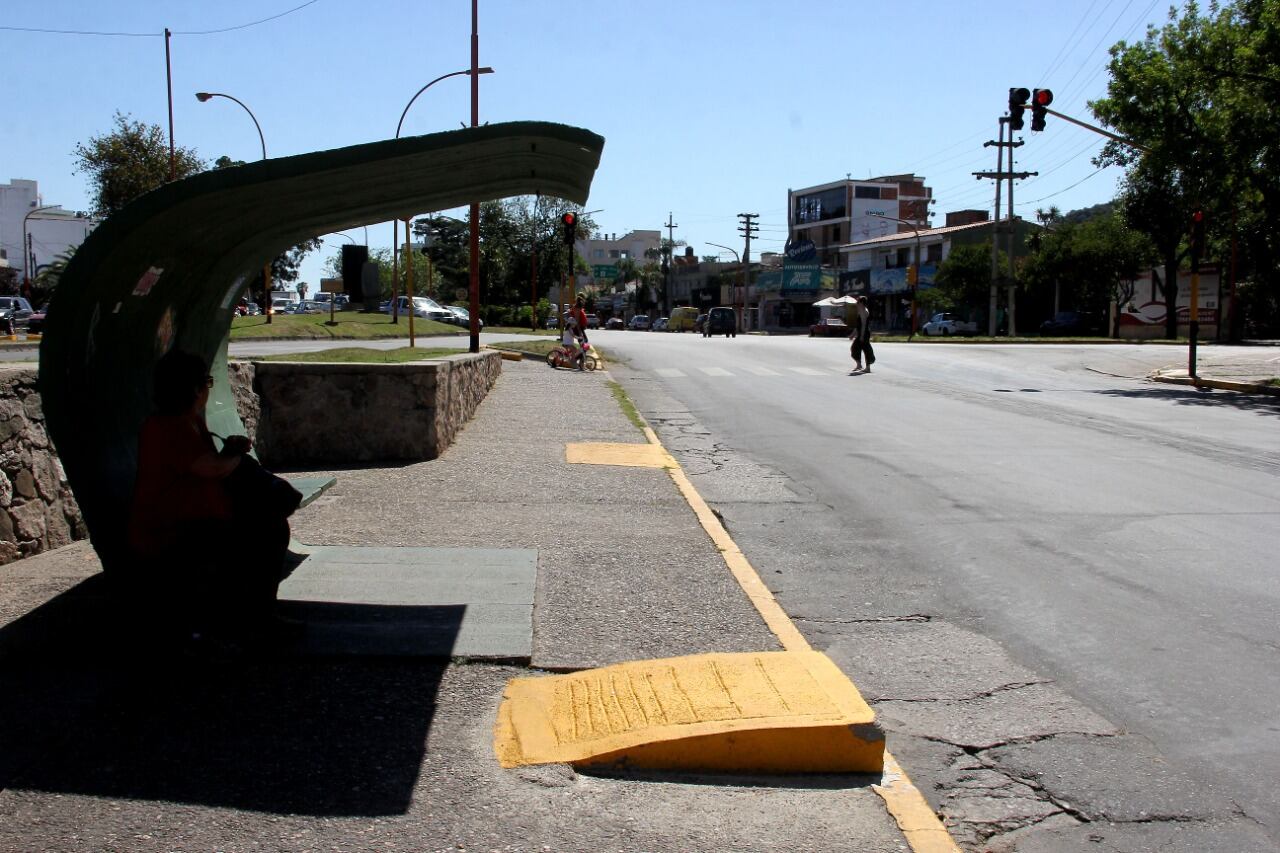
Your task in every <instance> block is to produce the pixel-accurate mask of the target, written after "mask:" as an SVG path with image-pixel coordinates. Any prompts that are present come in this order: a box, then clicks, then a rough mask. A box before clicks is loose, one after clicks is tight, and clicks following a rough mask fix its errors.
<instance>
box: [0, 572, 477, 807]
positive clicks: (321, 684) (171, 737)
mask: <svg viewBox="0 0 1280 853" xmlns="http://www.w3.org/2000/svg"><path fill="white" fill-rule="evenodd" d="M115 605H116V602H115V600H114V598H113V597H112V596H110V595H108V594H107V590H106V584H105V582H104V579H103V578H102V576H101V575H98V576H95V577H91V578H89V579H88V580H86V581H84V582H82V583H81V584H79V585H78V586H77V587H75V588H73V589H71V590H69V591H68V592H66V593H64V594H62V595H60V596H58V597H56V598H54V599H53V600H51V601H50V602H48V603H47V604H45V605H44V606H42V607H39V608H37V609H36V610H34V611H32V612H31V613H30V614H28V615H26V616H24V617H22V618H20V619H18V620H17V621H15V622H12V623H10V624H9V625H7V626H5V627H3V628H0V789H6V788H11V789H19V790H29V791H44V792H51V793H56V794H66V793H74V794H83V795H89V796H94V797H110V798H121V799H142V800H163V801H168V802H181V803H192V804H200V805H210V806H218V807H228V808H236V809H247V810H253V811H259V812H268V813H277V814H310V815H322V816H340V815H358V816H374V815H395V814H402V813H404V812H405V811H406V810H407V808H408V806H409V802H410V796H411V792H412V790H413V786H414V783H415V781H416V780H417V778H418V774H419V770H420V766H421V763H422V759H423V755H424V752H425V749H426V743H427V735H428V732H429V729H430V726H431V721H432V716H433V713H434V708H435V696H436V693H437V690H438V687H439V684H440V680H441V678H442V677H443V673H444V670H445V667H446V666H447V661H426V660H422V659H412V658H394V659H393V658H370V657H362V658H333V659H321V658H302V657H293V656H287V655H285V656H277V655H271V654H260V655H258V656H257V657H235V658H230V659H226V658H215V659H213V660H210V659H207V658H193V657H191V656H189V655H184V654H180V653H176V652H174V651H172V650H170V649H166V648H158V647H157V646H156V644H155V642H154V641H153V640H151V641H149V640H148V639H147V636H148V635H145V634H141V633H139V632H135V631H131V630H128V626H127V625H126V620H124V619H122V618H120V615H119V611H118V610H117V609H116V607H115ZM447 615H448V614H445V615H441V614H435V617H436V620H437V622H440V621H443V620H444V618H445V616H447ZM373 616H374V618H376V617H377V615H376V614H375V615H373ZM452 618H453V619H454V626H455V633H456V627H457V625H458V624H460V622H461V618H462V613H461V608H458V612H457V613H455V614H452Z"/></svg>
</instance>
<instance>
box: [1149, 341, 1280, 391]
mask: <svg viewBox="0 0 1280 853" xmlns="http://www.w3.org/2000/svg"><path fill="white" fill-rule="evenodd" d="M1272 353H1274V356H1272V357H1267V358H1259V357H1258V352H1257V351H1253V352H1250V351H1248V350H1245V351H1242V352H1236V353H1230V354H1227V355H1213V356H1208V357H1200V358H1198V359H1197V360H1196V375H1195V377H1194V378H1192V377H1191V375H1190V374H1189V373H1188V369H1187V367H1188V366H1187V362H1186V359H1185V358H1184V359H1183V361H1182V363H1181V364H1171V365H1169V366H1167V367H1161V368H1159V369H1158V370H1155V371H1153V372H1152V373H1151V374H1150V378H1151V379H1152V380H1154V381H1156V382H1166V383H1169V384H1173V385H1192V386H1195V387H1198V388H1212V389H1217V390H1221V391H1238V392H1240V393H1243V394H1275V395H1280V384H1277V382H1280V349H1277V348H1275V347H1269V348H1268V349H1267V351H1266V354H1267V355H1271V354H1272Z"/></svg>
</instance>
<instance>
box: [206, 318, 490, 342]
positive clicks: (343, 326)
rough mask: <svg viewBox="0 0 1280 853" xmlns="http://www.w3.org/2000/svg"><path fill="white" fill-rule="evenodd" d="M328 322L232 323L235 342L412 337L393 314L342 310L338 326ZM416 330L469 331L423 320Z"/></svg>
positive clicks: (244, 320)
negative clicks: (393, 319)
mask: <svg viewBox="0 0 1280 853" xmlns="http://www.w3.org/2000/svg"><path fill="white" fill-rule="evenodd" d="M328 322H329V315H328V314H273V315H272V316H271V323H270V324H268V323H267V318H266V317H264V316H262V315H261V314H259V315H258V316H255V317H236V318H234V319H233V320H232V321H231V340H233V341H251V340H265V339H270V338H294V339H304V340H305V339H309V338H316V339H321V340H348V339H349V340H373V339H376V338H407V337H409V319H408V318H407V317H401V318H400V322H399V323H392V322H391V315H390V314H365V313H364V312H362V311H339V312H338V313H337V314H335V315H334V324H335V325H332V326H330V325H327V324H328ZM413 331H414V334H417V335H465V334H466V331H465V330H463V329H460V328H458V327H457V326H451V325H449V324H448V323H437V322H435V321H434V320H423V319H421V318H414V321H413Z"/></svg>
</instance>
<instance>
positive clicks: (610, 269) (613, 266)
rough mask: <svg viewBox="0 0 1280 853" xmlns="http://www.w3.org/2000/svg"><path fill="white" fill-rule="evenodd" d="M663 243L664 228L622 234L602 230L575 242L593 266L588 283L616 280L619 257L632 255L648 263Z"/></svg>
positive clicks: (640, 264) (579, 253)
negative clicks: (588, 237) (652, 254)
mask: <svg viewBox="0 0 1280 853" xmlns="http://www.w3.org/2000/svg"><path fill="white" fill-rule="evenodd" d="M661 245H662V232H661V231H658V230H657V229H654V230H653V231H629V232H627V233H626V234H623V235H622V236H621V237H619V236H618V235H617V234H601V235H599V236H597V237H591V238H590V239H587V240H579V241H578V242H577V243H575V244H574V250H575V251H576V252H577V253H578V256H579V257H581V258H583V259H585V260H586V262H587V266H589V267H591V276H590V279H589V281H587V282H585V283H588V284H592V283H594V284H595V285H596V286H597V287H599V286H600V285H601V284H605V283H608V284H612V283H613V280H614V279H615V278H617V275H618V261H620V260H623V259H626V258H629V259H630V260H633V261H635V263H636V266H644V264H645V261H646V259H647V256H648V254H649V253H651V252H657V251H658V249H659V248H660V246H661Z"/></svg>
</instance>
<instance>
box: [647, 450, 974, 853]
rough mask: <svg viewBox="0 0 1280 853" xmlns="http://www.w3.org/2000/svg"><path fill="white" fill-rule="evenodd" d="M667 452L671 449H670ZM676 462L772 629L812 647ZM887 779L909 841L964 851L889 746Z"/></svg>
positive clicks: (886, 790) (706, 523) (795, 647)
mask: <svg viewBox="0 0 1280 853" xmlns="http://www.w3.org/2000/svg"><path fill="white" fill-rule="evenodd" d="M644 435H645V438H647V439H648V440H649V443H650V444H655V445H657V446H658V447H662V442H661V441H659V440H658V435H657V433H655V432H654V431H653V429H652V428H650V427H648V426H646V427H645V428H644ZM663 452H664V453H666V450H665V448H664V449H663ZM672 463H673V464H672V466H671V467H668V468H667V473H669V474H670V475H671V479H672V480H673V481H674V482H675V484H676V488H678V489H679V490H680V494H682V495H684V498H685V500H686V501H688V503H689V506H690V507H692V508H693V511H694V514H695V515H697V517H698V521H699V522H701V524H702V529H703V530H705V531H706V532H707V535H708V536H710V537H711V541H712V542H714V543H715V545H716V548H717V549H719V551H720V556H722V557H723V558H724V562H725V565H727V566H728V567H729V571H731V572H733V576H734V578H736V579H737V581H738V584H739V586H741V587H742V590H743V592H745V593H746V594H747V597H748V598H750V599H751V603H752V604H754V605H755V608H756V610H757V611H759V613H760V615H761V617H763V618H764V621H765V624H766V625H768V626H769V630H770V631H772V632H773V634H774V636H776V637H777V638H778V642H780V643H781V644H782V647H783V648H784V649H786V650H787V651H810V650H812V646H810V645H809V641H808V640H806V639H805V638H804V635H803V634H801V633H800V630H799V629H798V628H796V626H795V623H794V622H792V621H791V617H790V616H788V615H787V613H786V611H785V610H783V609H782V606H781V605H780V604H778V600H777V599H776V598H774V596H773V593H772V592H770V590H769V588H768V587H767V586H765V584H764V581H762V580H760V575H759V574H757V573H756V570H755V568H754V567H753V566H752V565H751V563H750V562H748V561H747V558H746V556H745V555H744V554H743V553H742V551H741V550H740V549H739V548H738V546H737V544H736V543H735V542H734V541H733V538H732V537H731V536H729V531H727V530H725V529H724V525H723V524H721V523H720V519H719V518H718V517H717V516H716V514H715V513H714V512H712V511H711V507H709V506H707V502H706V501H704V500H703V499H702V495H700V494H698V490H697V489H695V488H694V487H693V483H691V482H689V478H688V477H686V476H685V473H684V469H682V468H681V467H680V465H679V463H677V462H675V460H674V459H673V460H672ZM881 778H882V781H881V783H880V784H879V785H875V786H873V787H874V788H875V790H876V793H877V794H879V795H880V797H881V799H883V800H884V804H885V807H886V808H887V809H888V810H889V814H891V815H893V819H894V820H895V821H896V822H897V824H898V828H899V829H901V830H902V834H903V835H904V836H906V839H907V843H908V844H910V845H911V849H912V850H913V851H915V853H960V848H959V847H958V846H956V843H955V841H954V840H952V838H951V835H950V833H948V832H947V829H946V827H944V826H943V825H942V821H940V820H938V816H937V815H936V814H934V811H933V809H932V808H930V807H929V803H928V802H927V801H926V800H925V798H924V795H923V794H921V793H920V789H919V788H917V787H916V786H915V785H913V784H912V783H911V780H910V779H909V778H908V777H907V774H906V773H905V772H904V771H903V769H902V767H901V766H900V765H899V764H898V762H897V760H896V759H894V757H893V756H892V755H890V754H889V751H888V750H887V749H886V750H885V751H884V774H883V776H882V777H881Z"/></svg>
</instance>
